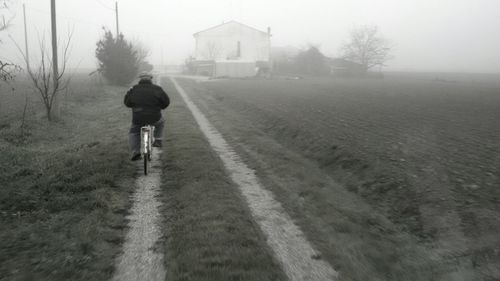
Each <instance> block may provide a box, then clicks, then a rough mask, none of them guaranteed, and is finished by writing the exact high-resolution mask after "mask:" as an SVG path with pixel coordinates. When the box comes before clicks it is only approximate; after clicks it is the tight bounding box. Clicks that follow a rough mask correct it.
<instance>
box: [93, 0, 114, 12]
mask: <svg viewBox="0 0 500 281" xmlns="http://www.w3.org/2000/svg"><path fill="white" fill-rule="evenodd" d="M96 2H97V3H99V5H101V6H103V7H104V8H106V9H108V10H111V11H113V12H114V11H115V9H114V8H111V7H109V6H108V5H106V4H104V3H102V1H101V0H96Z"/></svg>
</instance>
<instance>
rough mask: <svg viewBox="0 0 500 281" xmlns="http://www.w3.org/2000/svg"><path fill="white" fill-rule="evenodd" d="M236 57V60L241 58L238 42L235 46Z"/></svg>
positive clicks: (239, 43)
mask: <svg viewBox="0 0 500 281" xmlns="http://www.w3.org/2000/svg"><path fill="white" fill-rule="evenodd" d="M236 57H237V58H240V57H241V42H240V41H238V43H237V44H236Z"/></svg>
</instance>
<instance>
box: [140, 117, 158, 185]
mask: <svg viewBox="0 0 500 281" xmlns="http://www.w3.org/2000/svg"><path fill="white" fill-rule="evenodd" d="M154 131H155V127H154V126H151V125H147V126H143V127H141V155H142V159H144V175H147V174H148V161H149V162H151V159H152V158H153V142H154Z"/></svg>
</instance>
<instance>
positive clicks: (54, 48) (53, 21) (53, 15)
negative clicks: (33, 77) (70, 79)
mask: <svg viewBox="0 0 500 281" xmlns="http://www.w3.org/2000/svg"><path fill="white" fill-rule="evenodd" d="M50 16H51V26H52V70H53V73H54V74H53V75H54V77H53V78H54V87H56V86H57V83H59V79H58V77H59V69H58V65H59V64H58V60H57V26H56V0H51V1H50ZM54 94H55V95H56V96H55V97H54V101H53V104H52V110H51V111H52V113H51V114H52V115H53V116H54V117H56V118H58V117H59V115H60V112H59V107H60V101H59V97H58V96H57V93H54Z"/></svg>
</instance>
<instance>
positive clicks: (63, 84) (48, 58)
mask: <svg viewBox="0 0 500 281" xmlns="http://www.w3.org/2000/svg"><path fill="white" fill-rule="evenodd" d="M72 37H73V32H70V33H68V36H67V41H66V42H65V43H64V44H63V45H62V50H63V53H62V54H63V56H62V60H61V65H60V66H59V74H58V76H57V77H54V76H53V67H54V66H53V64H52V55H51V52H50V51H49V50H47V46H46V44H45V38H44V37H42V38H41V39H39V40H38V43H39V44H38V47H39V51H40V61H39V63H38V65H36V66H35V67H33V66H28V67H27V68H28V69H27V73H28V77H29V79H30V81H31V82H32V85H33V86H34V88H35V91H36V92H37V93H38V94H39V96H40V98H41V99H42V102H43V105H44V107H45V112H46V114H47V119H48V120H49V121H52V120H53V109H54V101H55V99H56V97H57V96H58V95H59V94H60V93H61V92H63V91H65V90H66V89H67V88H68V86H69V83H70V80H71V77H66V66H67V63H68V60H69V48H70V44H71V39H72ZM14 43H15V44H16V47H17V49H18V50H19V52H20V53H21V54H22V56H23V58H24V60H25V61H26V63H28V57H27V56H26V54H25V53H24V52H23V51H22V49H21V48H20V47H19V45H18V44H17V43H16V42H15V41H14ZM30 61H31V60H30Z"/></svg>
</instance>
